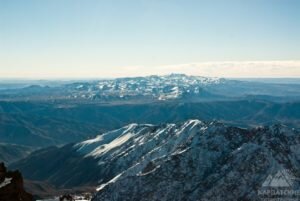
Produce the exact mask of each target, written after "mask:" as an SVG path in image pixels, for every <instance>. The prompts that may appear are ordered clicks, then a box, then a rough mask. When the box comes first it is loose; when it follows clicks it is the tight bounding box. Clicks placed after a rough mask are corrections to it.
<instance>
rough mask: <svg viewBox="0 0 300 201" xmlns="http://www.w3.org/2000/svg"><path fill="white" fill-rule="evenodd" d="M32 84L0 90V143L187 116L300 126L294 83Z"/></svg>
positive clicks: (164, 79)
mask: <svg viewBox="0 0 300 201" xmlns="http://www.w3.org/2000/svg"><path fill="white" fill-rule="evenodd" d="M29 83H31V82H29ZM33 83H34V84H35V85H29V86H27V85H28V83H27V85H22V84H21V85H19V84H18V85H17V87H8V88H5V89H2V90H0V120H1V121H0V142H2V143H6V144H18V145H25V146H31V147H34V148H41V147H46V146H50V145H64V144H66V143H72V142H79V141H82V140H84V139H87V138H91V137H93V136H95V135H97V134H99V132H105V131H109V130H112V129H116V128H119V127H122V126H125V125H126V124H129V123H132V122H137V123H152V124H159V123H177V122H180V121H185V120H188V119H192V118H194V119H204V120H207V121H212V120H218V121H221V122H224V123H230V124H232V125H235V126H242V127H252V126H258V125H271V124H274V123H278V122H281V123H284V124H286V125H289V126H291V127H298V128H299V127H300V85H297V84H273V83H260V82H249V81H237V80H228V79H219V78H206V77H198V76H187V75H183V74H171V75H167V76H148V77H134V78H118V79H110V80H98V81H80V82H67V81H63V82H55V81H52V82H50V81H48V82H45V81H40V82H39V81H35V82H33ZM0 85H1V83H0ZM21 86H22V87H21ZM0 88H1V87H0Z"/></svg>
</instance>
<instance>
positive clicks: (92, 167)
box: [11, 120, 300, 201]
mask: <svg viewBox="0 0 300 201" xmlns="http://www.w3.org/2000/svg"><path fill="white" fill-rule="evenodd" d="M299 145H300V133H299V131H298V130H296V129H291V128H289V127H286V126H284V125H272V126H268V127H258V128H254V129H242V128H238V127H233V126H229V125H226V124H222V123H218V122H203V121H199V120H188V121H185V122H183V123H176V124H161V125H152V124H130V125H127V126H125V127H122V128H120V129H117V130H113V131H110V132H106V133H103V134H101V135H99V136H97V137H95V138H93V139H89V140H86V141H83V142H80V143H76V144H68V145H65V146H63V147H60V148H58V147H51V148H46V149H42V150H39V151H36V152H34V153H32V154H31V155H29V156H28V157H27V158H25V159H22V160H20V161H18V162H16V163H14V164H12V165H11V167H12V168H18V169H20V170H21V171H22V173H23V174H24V175H25V178H27V179H31V180H42V181H48V182H50V183H52V184H54V185H56V186H59V187H75V186H77V187H78V186H98V193H97V195H96V197H95V198H94V199H93V200H94V201H100V200H101V201H102V200H122V201H123V200H178V201H179V200H199V199H200V200H201V199H206V200H257V199H259V197H258V196H259V195H258V194H257V190H258V189H259V188H261V187H262V184H263V183H264V182H265V180H266V179H267V178H268V176H269V175H272V174H276V172H278V171H280V170H282V169H288V170H289V171H290V174H292V175H293V176H294V177H297V178H299V177H300V169H299V167H300V158H299V156H300V155H299V150H300V147H299ZM299 186H300V185H299V181H298V180H295V181H294V183H293V184H292V187H293V188H299ZM229 190H230V193H228V192H229Z"/></svg>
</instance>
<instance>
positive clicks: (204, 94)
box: [0, 74, 300, 103]
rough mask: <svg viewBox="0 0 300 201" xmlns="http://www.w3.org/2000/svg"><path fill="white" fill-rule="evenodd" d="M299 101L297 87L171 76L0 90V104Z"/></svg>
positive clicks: (293, 85) (85, 81)
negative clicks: (266, 98)
mask: <svg viewBox="0 0 300 201" xmlns="http://www.w3.org/2000/svg"><path fill="white" fill-rule="evenodd" d="M249 95H250V96H252V95H254V96H256V95H260V96H261V95H265V96H279V97H298V99H299V97H300V91H299V85H297V84H271V83H259V82H249V81H238V80H230V79H223V78H211V77H201V76H188V75H184V74H170V75H165V76H156V75H153V76H146V77H129V78H116V79H102V80H95V81H92V80H84V81H80V82H79V81H73V82H68V83H67V84H66V83H63V84H59V83H57V84H55V85H52V86H48V85H43V84H42V85H30V86H27V87H24V88H16V89H5V90H0V100H1V99H4V100H24V99H26V100H72V101H98V102H107V103H112V102H114V101H117V102H120V101H136V102H138V101H141V102H145V101H166V100H185V101H199V100H200V101H201V100H203V99H205V100H207V99H209V100H211V99H218V100H220V99H222V100H224V99H226V98H241V97H245V96H249Z"/></svg>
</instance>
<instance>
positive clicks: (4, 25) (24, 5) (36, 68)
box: [0, 0, 300, 77]
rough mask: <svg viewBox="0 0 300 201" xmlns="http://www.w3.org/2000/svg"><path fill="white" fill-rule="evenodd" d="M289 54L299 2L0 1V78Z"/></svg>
mask: <svg viewBox="0 0 300 201" xmlns="http://www.w3.org/2000/svg"><path fill="white" fill-rule="evenodd" d="M292 60H293V61H299V60H300V1H299V0H26V1H24V0H19V1H17V0H0V77H107V76H108V77H109V76H119V75H121V76H123V75H124V76H126V75H131V74H130V73H132V72H130V71H129V70H130V69H134V72H135V74H137V75H139V74H140V75H143V74H148V73H152V72H151V71H149V69H151V68H155V72H157V71H158V72H157V73H160V72H159V71H160V68H159V67H158V66H170V65H172V66H174V65H179V64H190V63H197V64H198V63H201V62H216V61H217V62H221V61H234V62H237V61H243V62H244V61H256V62H257V61H268V62H271V61H292ZM283 63H284V62H283ZM296 63H297V62H296ZM298 64H299V62H298V63H297V64H296V67H295V66H294V67H293V68H294V70H295V68H298V70H297V69H296V71H295V72H296V74H297V73H299V75H297V76H300V69H299V68H300V66H297V65H298ZM293 65H295V64H293ZM183 66H184V65H183ZM213 67H214V65H212V67H211V68H213ZM162 68H163V69H165V71H166V68H164V67H162ZM127 69H129V70H128V73H126V72H124V71H125V70H127ZM176 69H177V70H178V66H177V67H176ZM282 69H286V70H287V71H288V70H289V67H285V66H284V65H283V66H282ZM120 71H123V72H122V73H120ZM165 71H164V73H165ZM170 71H172V68H170ZM146 72H148V73H146ZM155 72H154V73H155ZM183 72H184V69H183ZM295 72H293V75H295ZM170 73H171V72H170ZM193 73H196V74H205V72H202V71H201V72H199V73H197V71H196V70H195V69H194V71H193ZM286 73H288V72H286ZM209 75H210V74H209ZM212 75H214V74H212ZM229 75H230V74H229ZM271 75H273V74H272V72H270V75H266V76H271ZM216 76H219V75H218V74H216ZM235 76H238V75H235ZM241 76H242V77H245V76H244V75H241ZM254 76H255V75H254ZM285 76H289V75H288V74H286V75H285ZM291 76H292V75H291Z"/></svg>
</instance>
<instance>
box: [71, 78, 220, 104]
mask: <svg viewBox="0 0 300 201" xmlns="http://www.w3.org/2000/svg"><path fill="white" fill-rule="evenodd" d="M224 81H225V80H224V79H219V78H208V77H199V76H187V75H183V74H171V75H166V76H147V77H135V78H117V79H111V80H99V81H94V82H83V83H73V84H70V85H67V88H68V90H69V94H70V97H72V98H89V99H105V98H108V97H113V98H116V99H117V98H119V99H126V98H130V97H138V96H144V97H149V98H153V99H157V100H168V99H177V98H180V97H183V96H185V95H199V94H200V93H201V92H202V90H203V88H204V87H205V86H209V85H217V84H220V83H222V82H224Z"/></svg>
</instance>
